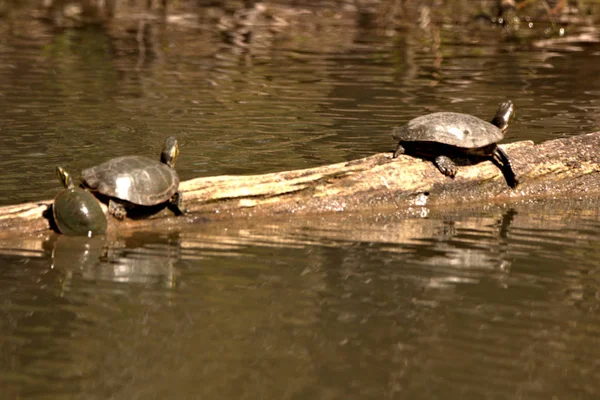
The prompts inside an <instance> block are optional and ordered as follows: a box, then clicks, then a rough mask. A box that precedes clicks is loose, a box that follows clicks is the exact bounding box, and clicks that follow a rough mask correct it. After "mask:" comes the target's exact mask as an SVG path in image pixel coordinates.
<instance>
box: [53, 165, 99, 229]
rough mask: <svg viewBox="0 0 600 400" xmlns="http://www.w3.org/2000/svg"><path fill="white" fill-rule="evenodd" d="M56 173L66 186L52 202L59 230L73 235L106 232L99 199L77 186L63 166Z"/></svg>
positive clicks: (57, 168)
mask: <svg viewBox="0 0 600 400" xmlns="http://www.w3.org/2000/svg"><path fill="white" fill-rule="evenodd" d="M56 174H57V175H58V179H59V180H60V181H61V183H62V184H63V186H64V187H65V188H64V190H61V191H60V192H59V193H58V194H57V195H56V197H55V198H54V203H53V204H52V215H53V217H54V223H55V225H56V228H57V229H58V231H59V232H60V233H62V234H64V235H71V236H92V235H96V234H103V233H105V232H106V227H107V221H106V216H105V215H104V211H102V207H100V204H99V203H98V200H97V199H96V198H95V197H94V196H93V195H92V194H91V193H90V192H88V191H87V190H83V189H81V188H77V187H75V186H74V185H73V182H72V180H71V176H70V175H69V174H68V173H67V171H65V170H64V169H63V168H61V167H56Z"/></svg>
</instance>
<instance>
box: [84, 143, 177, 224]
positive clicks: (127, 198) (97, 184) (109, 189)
mask: <svg viewBox="0 0 600 400" xmlns="http://www.w3.org/2000/svg"><path fill="white" fill-rule="evenodd" d="M178 155H179V147H178V145H177V139H175V138H174V137H169V138H167V139H166V140H165V144H164V146H163V149H162V152H161V156H160V161H158V160H152V159H150V158H147V157H143V156H123V157H116V158H113V159H110V160H108V161H106V162H104V163H102V164H100V165H97V166H95V167H91V168H88V169H84V170H83V171H82V172H81V179H82V181H83V184H84V186H86V187H88V188H89V189H90V190H92V191H94V192H98V193H100V194H101V195H104V196H107V197H108V198H109V203H108V211H109V212H110V213H111V214H112V215H113V216H114V217H116V218H117V219H123V218H125V216H126V215H127V212H128V210H131V209H133V208H138V206H143V207H150V206H162V205H165V206H172V207H173V208H174V212H175V213H176V215H181V214H184V211H183V209H182V207H181V206H182V204H181V195H180V193H179V191H178V190H179V175H178V174H177V171H175V162H176V161H177V156H178ZM143 207H142V208H143Z"/></svg>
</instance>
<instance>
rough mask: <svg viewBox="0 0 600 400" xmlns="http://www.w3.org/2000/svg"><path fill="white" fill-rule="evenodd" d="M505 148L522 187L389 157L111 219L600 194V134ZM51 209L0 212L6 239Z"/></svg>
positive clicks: (250, 182)
mask: <svg viewBox="0 0 600 400" xmlns="http://www.w3.org/2000/svg"><path fill="white" fill-rule="evenodd" d="M502 147H503V148H504V149H505V151H506V152H507V153H508V155H509V157H510V158H511V160H512V162H513V166H514V169H515V172H516V174H517V177H518V179H519V182H520V184H519V186H518V187H517V188H516V189H511V188H510V187H508V185H507V184H506V181H505V180H504V177H503V175H502V173H501V171H500V169H499V168H498V167H497V166H496V165H494V164H493V163H492V162H490V161H484V162H481V163H477V164H474V165H465V166H460V167H459V170H458V174H457V176H456V177H455V178H454V179H451V178H448V177H446V176H444V175H442V174H441V173H440V172H439V171H438V170H437V169H436V168H435V166H434V165H433V164H432V163H431V162H429V161H425V160H421V159H418V158H414V157H411V156H401V157H398V158H397V159H392V153H391V152H389V153H380V154H375V155H373V156H370V157H366V158H362V159H358V160H354V161H349V162H344V163H338V164H332V165H326V166H321V167H316V168H309V169H302V170H294V171H284V172H276V173H270V174H263V175H253V176H215V177H204V178H196V179H192V180H189V181H185V182H182V183H181V185H180V190H181V192H182V196H183V203H184V207H185V208H187V210H188V211H189V213H188V214H187V215H186V216H184V217H174V216H173V215H172V214H170V213H169V212H168V211H167V210H166V209H164V210H162V211H160V212H158V213H157V214H155V215H152V216H151V217H149V218H144V219H131V218H126V219H125V220H124V221H121V222H120V221H117V220H115V219H114V218H109V230H117V229H118V230H121V229H137V228H141V227H146V228H147V227H152V226H164V225H171V224H172V225H180V224H183V223H193V222H198V221H207V220H214V219H223V218H255V217H265V216H269V217H270V216H273V215H288V216H294V215H309V214H319V213H327V212H367V213H375V212H392V213H407V214H411V213H416V214H422V212H423V210H425V209H429V208H437V207H443V208H452V209H456V208H460V207H465V206H468V207H472V206H473V205H474V204H488V203H494V204H498V203H514V202H520V201H523V200H529V199H540V198H560V197H590V196H598V195H600V132H597V133H591V134H586V135H580V136H574V137H570V138H565V139H556V140H550V141H547V142H544V143H541V144H537V145H534V144H533V142H530V141H522V142H516V143H511V144H507V145H502ZM51 203H52V200H44V201H38V202H32V203H25V204H18V205H12V206H4V207H0V236H6V235H11V234H14V233H15V232H20V233H29V234H30V233H35V232H47V231H48V230H49V229H51V218H52V217H51V212H50V209H49V207H50V205H51Z"/></svg>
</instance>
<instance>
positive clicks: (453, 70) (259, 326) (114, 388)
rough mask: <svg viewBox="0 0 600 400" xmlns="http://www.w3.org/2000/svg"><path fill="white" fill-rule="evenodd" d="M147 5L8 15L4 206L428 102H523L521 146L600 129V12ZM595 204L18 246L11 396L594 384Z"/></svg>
mask: <svg viewBox="0 0 600 400" xmlns="http://www.w3.org/2000/svg"><path fill="white" fill-rule="evenodd" d="M134 3H135V2H133V1H131V2H129V3H128V4H127V5H126V6H125V7H126V9H125V10H124V11H123V10H121V12H122V14H121V16H120V17H119V18H117V20H115V21H113V23H111V24H108V25H106V26H86V27H84V28H81V27H78V28H70V27H64V26H63V27H57V26H53V25H51V24H49V23H48V22H47V21H46V22H45V21H43V20H42V19H40V18H35V17H36V16H38V13H39V10H38V11H36V10H34V9H32V8H31V7H23V8H15V9H12V10H11V12H9V13H6V14H4V15H3V17H2V18H3V19H2V20H0V137H1V140H2V146H1V147H0V152H1V153H0V154H1V157H0V167H1V169H2V175H1V176H0V204H2V205H5V204H14V203H18V202H23V201H33V200H39V199H47V198H51V197H53V196H54V194H55V193H56V192H57V190H58V189H59V187H60V184H59V182H58V180H57V179H56V177H55V174H54V168H55V166H56V165H62V166H63V167H65V168H66V169H67V170H70V171H80V170H81V169H83V168H86V167H89V166H91V165H94V164H96V163H99V162H102V161H104V160H106V159H107V158H110V157H113V156H115V155H123V154H142V155H147V156H151V157H154V156H156V157H158V153H159V151H160V147H161V146H162V141H163V140H164V138H165V137H166V136H169V135H175V136H177V138H178V139H179V141H180V149H181V155H180V159H179V161H178V165H177V169H178V171H179V173H180V176H181V178H182V179H183V180H186V179H191V178H195V177H198V176H210V175H221V174H258V173H265V172H273V171H280V170H291V169H298V168H307V167H314V166H318V165H324V164H329V163H335V162H339V161H344V160H352V159H356V158H360V157H365V156H368V155H371V154H373V153H379V152H385V151H392V150H393V149H394V145H395V143H394V142H393V140H392V139H391V136H390V132H391V128H392V127H393V126H395V125H399V124H403V123H404V122H406V121H407V120H408V119H410V118H413V117H415V116H418V115H421V114H424V113H427V112H433V111H441V110H448V111H458V112H468V113H471V114H474V115H477V116H480V117H482V118H484V119H489V118H491V117H492V115H493V113H494V111H495V109H496V106H497V105H498V103H500V102H501V101H503V100H505V99H511V100H512V101H513V102H514V103H515V106H516V109H517V118H516V120H515V121H514V122H513V123H512V124H511V127H510V129H509V131H508V134H507V137H506V140H507V141H516V140H525V139H527V140H533V141H536V142H541V141H545V140H550V139H555V138H560V137H566V136H571V135H578V134H581V133H588V132H593V131H600V112H599V111H600V80H598V79H597V76H598V73H599V72H600V69H599V68H600V67H599V66H600V45H599V44H598V33H597V32H596V31H595V30H594V29H592V28H590V27H589V26H590V25H589V24H582V25H567V24H559V26H560V27H563V28H564V29H565V33H564V34H563V35H562V36H561V35H560V34H555V33H556V32H558V31H557V29H558V28H559V27H558V26H556V24H557V22H556V21H554V23H553V24H551V23H549V22H544V20H543V19H540V20H538V19H531V20H530V21H531V24H532V28H531V29H529V28H528V27H529V25H528V24H521V27H520V30H518V29H516V27H512V28H510V29H509V28H503V27H500V26H495V25H492V24H489V23H486V22H482V21H479V22H475V20H474V19H471V18H467V17H464V16H463V17H460V18H459V17H457V16H453V15H451V16H447V15H445V14H444V10H442V11H440V15H441V16H439V15H437V14H436V10H435V7H424V6H423V7H418V6H414V8H410V7H409V8H407V9H406V10H404V11H403V12H404V13H405V15H404V18H403V19H401V20H402V21H404V22H401V23H397V22H396V23H394V24H392V23H391V22H388V21H387V19H386V18H385V17H386V15H388V14H386V12H383V11H381V10H377V9H376V10H375V11H373V12H363V11H361V12H359V11H360V10H358V11H357V10H356V9H355V8H353V7H351V6H350V5H349V4H346V3H345V2H341V3H343V6H340V7H333V4H334V3H333V2H332V3H325V2H321V3H323V4H319V2H314V3H315V4H313V6H311V7H305V8H303V7H299V6H296V7H289V6H287V7H286V2H279V3H273V4H271V5H268V6H267V7H266V9H263V8H262V7H258V8H256V7H255V8H254V9H253V10H255V11H256V10H258V11H259V12H255V13H254V14H252V12H250V11H248V10H246V12H245V13H244V12H241V11H240V10H239V9H238V10H237V11H235V12H234V11H232V10H229V11H228V12H222V13H219V12H217V11H216V10H215V9H212V8H210V7H192V6H188V7H183V6H182V7H181V8H180V9H172V10H171V11H170V13H169V15H168V16H167V18H166V19H163V18H161V17H160V16H159V14H158V13H157V12H155V11H152V12H147V11H144V10H143V9H142V8H141V7H137V8H136V7H135V4H134ZM182 3H185V2H182ZM226 3H227V2H226ZM287 3H291V2H287ZM367 3H368V2H367ZM393 3H394V4H395V3H396V2H393ZM456 3H457V4H460V5H462V7H465V6H464V4H468V2H460V1H457V2H456ZM550 3H551V2H550ZM580 3H586V2H580ZM2 4H4V3H3V2H1V1H0V5H2ZM7 4H8V3H7ZM235 6H237V7H239V6H240V5H236V3H234V4H233V5H232V6H231V7H235ZM127 7H131V8H130V9H129V8H127ZM125 11H126V12H128V13H129V12H130V14H129V15H128V16H125ZM384 11H385V10H384ZM467 11H468V10H466V9H460V7H459V9H458V10H457V11H456V12H459V13H462V12H467ZM0 14H2V13H0ZM461 15H462V14H461ZM592 15H598V14H592ZM236 18H237V19H236ZM243 18H246V19H248V18H254V20H253V21H255V24H254V25H253V28H252V31H251V34H249V33H248V31H247V28H248V27H247V26H246V25H244V24H243V23H240V22H239V21H240V20H241V21H244V19H243ZM590 18H593V17H590ZM236 24H237V25H236ZM553 29H554V30H553ZM523 31H525V33H523ZM549 31H551V32H550V33H547V32H549ZM540 32H541V33H540ZM599 212H600V202H598V201H597V199H570V200H565V201H560V202H553V203H535V204H516V205H511V206H505V207H502V206H494V207H491V206H485V205H483V206H482V207H480V208H478V209H474V210H470V211H462V212H453V211H448V212H443V211H441V210H437V211H436V212H432V213H430V214H429V215H428V216H427V218H410V219H405V218H404V217H403V216H402V217H401V216H394V215H381V214H377V213H375V214H373V213H370V214H366V215H326V216H315V217H312V218H306V217H303V218H302V220H298V219H294V218H288V219H285V220H281V219H279V220H277V219H273V220H260V221H236V222H233V223H230V224H219V225H214V226H213V225H211V224H199V225H198V226H187V227H182V228H181V229H180V230H173V229H171V230H168V231H167V230H165V231H160V230H159V231H155V232H138V233H123V234H122V235H117V236H114V237H112V236H111V237H106V238H105V237H97V238H92V239H78V238H75V239H74V238H68V237H61V236H59V235H54V234H50V235H44V236H43V237H27V238H12V239H6V240H3V241H1V242H0V385H1V387H2V393H3V394H2V396H1V397H2V398H7V399H13V398H14V399H17V398H23V399H25V398H27V399H29V398H34V399H46V398H47V399H75V398H85V399H95V398H98V399H106V398H114V399H164V398H173V399H194V398H207V399H240V398H248V399H255V398H265V399H271V398H272V399H301V398H302V399H304V398H306V399H315V398H319V399H320V398H327V399H334V398H335V399H337V398H351V399H365V398H373V399H375V398H377V399H381V398H410V399H521V398H523V399H563V398H568V399H597V398H598V397H599V396H600V383H598V382H600V372H599V371H600V361H598V360H600V335H599V333H600V312H599V310H600V307H599V304H600V303H599V302H600V292H599V290H598V287H599V286H598V285H599V284H600V270H599V268H598V266H599V265H600V250H598V249H599V248H600V247H599V244H600V219H599V218H598V216H599Z"/></svg>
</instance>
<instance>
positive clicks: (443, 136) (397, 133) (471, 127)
mask: <svg viewBox="0 0 600 400" xmlns="http://www.w3.org/2000/svg"><path fill="white" fill-rule="evenodd" d="M392 136H393V137H394V139H396V140H398V141H400V142H431V143H432V144H433V143H441V144H445V145H448V146H454V147H458V148H462V149H478V148H481V147H486V146H489V145H490V144H492V143H496V142H498V141H500V140H501V139H502V138H503V137H504V133H503V132H502V130H500V128H498V127H497V126H494V125H492V124H491V123H489V122H486V121H484V120H482V119H479V118H477V117H474V116H472V115H468V114H461V113H453V112H438V113H433V114H428V115H424V116H422V117H418V118H414V119H411V120H410V121H408V123H407V124H406V125H404V126H401V127H396V128H394V130H393V132H392Z"/></svg>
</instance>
